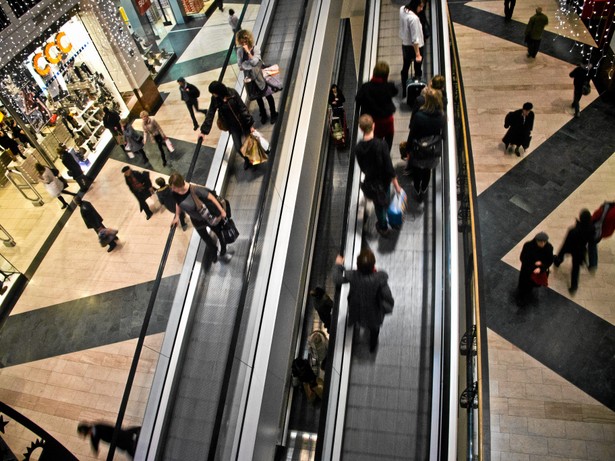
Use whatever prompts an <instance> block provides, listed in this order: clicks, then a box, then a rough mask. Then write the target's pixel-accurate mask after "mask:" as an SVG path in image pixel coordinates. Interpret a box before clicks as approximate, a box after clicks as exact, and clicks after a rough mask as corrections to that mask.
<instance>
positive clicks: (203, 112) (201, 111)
mask: <svg viewBox="0 0 615 461" xmlns="http://www.w3.org/2000/svg"><path fill="white" fill-rule="evenodd" d="M199 112H200V113H201V114H203V115H207V109H203V110H201V109H199Z"/></svg>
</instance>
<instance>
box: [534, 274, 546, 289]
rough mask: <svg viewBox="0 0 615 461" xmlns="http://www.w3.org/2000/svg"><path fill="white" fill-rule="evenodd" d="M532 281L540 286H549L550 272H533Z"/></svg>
mask: <svg viewBox="0 0 615 461" xmlns="http://www.w3.org/2000/svg"><path fill="white" fill-rule="evenodd" d="M532 282H534V283H535V284H536V285H537V286H539V287H548V286H549V273H548V272H542V271H540V272H539V273H538V274H535V273H534V272H532Z"/></svg>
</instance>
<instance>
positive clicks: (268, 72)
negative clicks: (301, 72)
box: [263, 64, 280, 77]
mask: <svg viewBox="0 0 615 461" xmlns="http://www.w3.org/2000/svg"><path fill="white" fill-rule="evenodd" d="M279 73H280V66H279V65H278V64H272V65H271V66H269V67H265V68H263V75H264V76H265V77H271V76H273V75H278V74H279Z"/></svg>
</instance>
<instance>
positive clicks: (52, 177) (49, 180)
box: [34, 163, 77, 209]
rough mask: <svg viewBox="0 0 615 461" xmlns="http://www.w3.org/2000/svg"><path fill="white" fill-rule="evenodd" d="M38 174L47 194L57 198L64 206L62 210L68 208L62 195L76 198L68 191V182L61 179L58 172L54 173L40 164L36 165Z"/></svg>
mask: <svg viewBox="0 0 615 461" xmlns="http://www.w3.org/2000/svg"><path fill="white" fill-rule="evenodd" d="M34 168H35V169H36V171H37V173H38V178H39V179H40V180H41V181H42V183H43V184H45V189H46V190H47V193H48V194H49V195H51V196H52V197H54V198H57V199H58V200H59V201H60V203H61V204H62V209H64V208H66V207H67V206H68V203H67V202H66V200H64V197H62V195H61V194H67V195H72V196H76V195H77V194H75V193H74V192H71V191H68V190H66V187H67V186H68V184H67V183H66V182H65V181H66V180H65V179H63V178H60V177H59V173H58V170H55V171H52V170H51V168H49V167H46V166H44V165H41V164H40V163H36V164H35V165H34Z"/></svg>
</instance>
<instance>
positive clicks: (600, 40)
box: [555, 0, 615, 79]
mask: <svg viewBox="0 0 615 461" xmlns="http://www.w3.org/2000/svg"><path fill="white" fill-rule="evenodd" d="M614 12H615V0H606V1H596V0H559V9H558V10H557V11H556V12H555V19H556V23H555V28H556V29H559V30H562V31H564V32H565V34H562V35H566V36H569V37H573V39H574V43H573V45H572V47H571V48H570V50H569V52H570V53H573V52H576V53H578V54H580V56H581V60H582V62H583V63H591V64H592V65H593V68H592V70H591V72H590V71H589V70H588V75H589V76H590V77H594V76H596V75H597V73H598V72H599V68H600V67H605V68H609V67H610V68H613V67H615V56H614V55H613V52H612V51H611V50H610V47H609V38H611V37H612V34H613V27H614V22H615V21H614V17H613V13H614ZM585 26H587V30H588V32H589V34H590V36H591V37H592V38H593V39H594V41H595V43H596V46H593V45H588V44H586V43H582V42H580V41H579V40H580V37H581V33H580V30H582V28H583V27H585ZM608 78H609V79H612V78H613V73H612V72H610V73H608Z"/></svg>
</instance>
